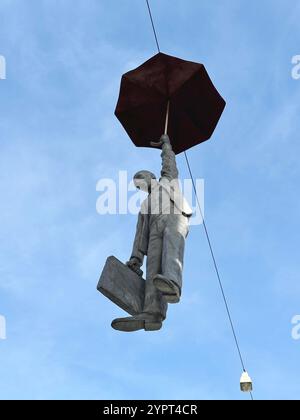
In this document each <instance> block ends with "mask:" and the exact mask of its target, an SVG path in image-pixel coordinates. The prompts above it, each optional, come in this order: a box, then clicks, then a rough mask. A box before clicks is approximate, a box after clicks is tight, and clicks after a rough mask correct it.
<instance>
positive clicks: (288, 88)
mask: <svg viewBox="0 0 300 420" xmlns="http://www.w3.org/2000/svg"><path fill="white" fill-rule="evenodd" d="M151 4H152V9H153V15H154V18H155V21H156V25H157V31H158V36H159V39H160V44H161V49H162V51H163V52H166V53H168V54H171V55H175V56H179V57H182V58H184V59H188V60H192V61H198V62H202V63H204V64H205V66H206V68H207V70H208V72H209V74H210V75H211V77H212V79H213V81H214V83H215V85H216V86H217V88H218V90H219V91H220V93H221V94H222V95H223V97H224V98H225V99H226V101H227V108H226V110H225V112H224V114H223V116H222V119H221V121H220V124H219V125H218V127H217V130H216V132H215V134H214V136H213V139H212V140H211V141H210V142H207V143H205V144H202V145H200V146H197V147H195V148H193V149H192V150H190V151H189V157H190V161H191V165H192V169H193V172H194V175H195V177H197V178H204V179H205V214H206V221H207V224H208V228H209V231H210V234H211V237H212V241H213V244H214V248H215V253H216V257H217V260H218V263H219V266H220V271H221V275H222V278H223V281H224V286H225V289H226V293H227V296H228V299H229V302H230V306H231V309H232V314H233V317H234V320H235V323H236V328H237V331H238V334H239V339H240V342H241V347H242V350H243V353H244V357H245V360H246V364H247V369H248V371H249V373H250V375H251V376H252V378H253V380H254V385H255V392H254V397H255V398H257V399H299V397H300V381H299V377H300V365H299V352H300V341H296V340H292V338H291V330H292V325H291V319H292V317H293V316H294V315H296V314H299V313H300V298H299V297H300V282H299V272H300V260H299V241H300V233H299V213H300V198H299V179H300V169H299V163H298V162H299V154H300V144H299V141H298V138H299V129H300V122H299V115H300V101H299V99H300V80H294V79H293V78H292V77H291V70H292V64H291V59H292V57H293V56H294V55H297V54H300V49H299V48H300V47H299V18H300V5H299V2H298V1H296V0H290V1H289V2H286V1H285V0H261V1H258V0H255V1H252V2H248V1H246V0H228V1H226V2H224V1H221V0H201V1H196V0H189V1H188V2H187V1H186V0H172V1H170V0H160V1H158V0H152V2H151ZM0 15H1V26H0V55H3V56H5V58H6V62H7V79H6V80H0V115H1V118H0V140H1V142H0V171H1V172H0V194H1V201H0V215H1V223H0V314H1V315H4V316H5V317H6V321H7V340H5V341H0V398H1V399H13V398H21V399H29V398H30V399H62V398H67V399H79V398H82V399H90V398H91V399H144V398H145V399H146V398H147V399H156V398H157V399H173V398H174V399H175V398H186V399H189V398H190V399H248V397H249V396H248V395H244V394H242V393H240V391H239V377H240V374H241V368H240V364H239V359H238V357H237V354H236V350H235V347H234V344H233V341H232V336H231V331H230V328H229V325H228V321H227V318H226V314H225V310H224V306H223V302H222V300H221V295H220V291H219V289H218V285H217V280H216V276H215V273H214V270H213V266H212V261H211V257H210V254H209V250H208V247H207V243H206V240H205V236H204V232H203V227H202V226H195V227H193V228H192V229H191V232H190V235H189V238H188V242H187V249H186V259H185V274H184V279H185V286H184V296H183V299H182V302H181V303H180V305H177V306H172V307H171V308H170V309H169V313H168V319H167V321H166V323H165V325H164V328H163V329H162V330H161V331H160V332H158V333H153V334H152V333H150V334H149V333H145V332H139V333H136V334H132V335H130V334H129V335H127V334H121V333H117V332H116V331H114V330H112V329H111V327H110V322H111V320H112V319H113V318H115V317H117V316H121V315H122V314H123V312H122V311H121V310H119V309H118V308H117V307H114V305H113V304H111V303H110V302H109V301H106V299H105V298H104V297H102V296H101V295H100V294H99V293H98V292H97V291H96V284H97V280H98V277H99V274H100V272H101V270H102V267H103V265H104V262H105V259H106V257H108V256H109V255H112V254H113V255H116V256H117V257H118V258H120V259H122V260H126V259H127V258H128V257H129V255H130V252H131V246H132V243H131V242H132V239H133V235H134V229H135V223H136V218H135V217H134V216H133V215H127V216H126V215H117V216H111V215H107V216H99V215H98V214H97V213H96V207H95V206H96V200H97V198H98V194H99V193H97V191H96V183H97V181H98V180H99V179H100V178H102V177H105V178H113V179H116V178H117V176H118V170H128V172H129V174H130V175H133V174H134V173H135V172H136V171H137V170H139V169H150V170H152V171H156V172H158V171H159V166H160V161H159V155H158V152H157V151H155V150H149V149H137V148H135V147H134V146H133V145H132V143H131V142H130V140H129V139H128V138H127V136H126V133H125V132H124V131H123V129H122V127H121V126H120V124H119V123H118V121H117V120H116V118H115V117H114V115H113V112H114V107H115V104H116V100H117V96H118V89H119V82H120V77H121V75H122V74H123V73H124V72H125V71H127V70H129V69H132V68H134V67H136V66H137V65H138V64H140V63H142V62H143V61H145V60H146V59H147V58H149V57H150V56H152V55H153V54H155V53H156V50H155V43H154V39H153V35H152V33H151V27H150V24H149V18H148V15H147V10H146V7H145V2H144V1H143V0H110V1H108V0H107V1H104V0H103V1H98V0H77V1H76V5H75V4H74V2H73V1H71V0H64V1H62V2H54V1H53V0H31V1H30V2H29V1H25V0H2V1H1V4H0ZM178 163H179V168H180V171H181V176H182V177H187V176H188V175H187V170H186V167H185V162H184V159H183V156H181V155H180V156H179V157H178Z"/></svg>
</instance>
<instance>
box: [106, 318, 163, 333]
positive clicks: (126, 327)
mask: <svg viewBox="0 0 300 420" xmlns="http://www.w3.org/2000/svg"><path fill="white" fill-rule="evenodd" d="M111 326H112V328H114V329H115V330H117V331H124V332H133V331H139V330H145V331H158V330H160V329H161V327H162V317H161V316H159V315H151V314H139V315H135V316H129V317H126V318H117V319H114V320H113V322H112V323H111Z"/></svg>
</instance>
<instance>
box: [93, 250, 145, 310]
mask: <svg viewBox="0 0 300 420" xmlns="http://www.w3.org/2000/svg"><path fill="white" fill-rule="evenodd" d="M97 289H98V290H99V292H100V293H102V294H103V295H104V296H106V297H107V298H108V299H110V300H111V301H112V302H114V303H115V304H116V305H118V306H119V307H120V308H122V309H124V311H126V312H128V313H129V314H130V315H137V314H139V313H141V312H142V310H143V305H144V296H145V280H144V279H143V278H142V277H140V276H138V275H137V274H136V273H134V272H133V271H132V270H131V269H130V268H128V267H127V266H126V265H125V264H123V263H122V262H121V261H119V260H118V259H117V258H116V257H113V256H111V257H109V258H107V260H106V264H105V266H104V269H103V271H102V274H101V276H100V280H99V283H98V286H97Z"/></svg>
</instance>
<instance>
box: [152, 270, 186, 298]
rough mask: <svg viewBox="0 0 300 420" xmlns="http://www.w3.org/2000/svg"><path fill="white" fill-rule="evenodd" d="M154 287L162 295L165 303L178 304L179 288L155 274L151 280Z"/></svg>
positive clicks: (165, 278)
mask: <svg viewBox="0 0 300 420" xmlns="http://www.w3.org/2000/svg"><path fill="white" fill-rule="evenodd" d="M153 284H154V286H155V287H156V288H157V289H158V290H159V291H160V292H162V294H163V297H164V298H165V300H166V302H168V303H178V302H179V301H180V295H181V291H180V288H179V286H177V284H176V283H175V282H174V281H172V280H169V279H168V278H167V277H164V276H162V275H161V274H157V275H156V276H155V277H154V279H153Z"/></svg>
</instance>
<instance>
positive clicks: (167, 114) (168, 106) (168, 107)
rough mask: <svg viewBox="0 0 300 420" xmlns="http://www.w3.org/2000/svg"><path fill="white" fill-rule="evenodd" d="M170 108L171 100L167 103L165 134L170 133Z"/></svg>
mask: <svg viewBox="0 0 300 420" xmlns="http://www.w3.org/2000/svg"><path fill="white" fill-rule="evenodd" d="M169 110H170V101H168V105H167V113H166V121H165V133H164V134H168V125H169Z"/></svg>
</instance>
